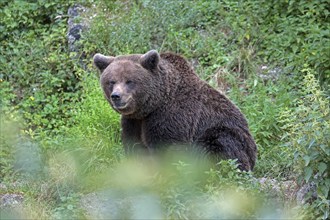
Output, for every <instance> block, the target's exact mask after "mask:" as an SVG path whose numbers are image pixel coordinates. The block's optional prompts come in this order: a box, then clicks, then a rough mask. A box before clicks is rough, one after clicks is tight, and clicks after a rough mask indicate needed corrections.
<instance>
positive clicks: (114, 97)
mask: <svg viewBox="0 0 330 220" xmlns="http://www.w3.org/2000/svg"><path fill="white" fill-rule="evenodd" d="M110 97H111V99H112V101H118V100H120V98H121V96H120V93H119V92H113V93H111V96H110Z"/></svg>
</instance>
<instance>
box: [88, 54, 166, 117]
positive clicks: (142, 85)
mask: <svg viewBox="0 0 330 220" xmlns="http://www.w3.org/2000/svg"><path fill="white" fill-rule="evenodd" d="M93 59H94V64H95V66H96V67H97V68H98V69H99V70H100V72H101V76H100V82H101V87H102V89H103V91H104V95H105V98H106V99H107V100H108V102H109V103H110V105H111V106H112V108H113V109H114V110H116V111H117V112H119V113H120V114H122V115H125V116H128V117H129V116H130V117H133V118H141V117H144V116H146V115H147V114H148V113H150V112H151V111H152V110H153V109H154V108H155V107H157V106H158V102H159V100H161V97H162V89H161V85H162V82H161V81H162V80H161V77H160V74H161V73H160V71H159V69H160V68H159V62H160V56H159V54H158V52H157V51H155V50H151V51H149V52H147V53H146V54H135V55H127V56H118V57H111V56H104V55H102V54H95V56H94V58H93Z"/></svg>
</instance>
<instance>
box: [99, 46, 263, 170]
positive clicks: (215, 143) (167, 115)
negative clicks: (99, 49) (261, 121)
mask: <svg viewBox="0 0 330 220" xmlns="http://www.w3.org/2000/svg"><path fill="white" fill-rule="evenodd" d="M94 64H95V65H96V67H97V68H98V69H99V70H100V72H101V73H102V74H101V86H102V88H103V91H104V94H105V97H106V99H107V100H108V101H109V103H110V105H111V106H112V107H113V108H114V109H115V110H116V111H117V112H119V113H120V114H121V115H122V118H121V126H122V141H123V144H124V148H125V151H126V152H127V153H128V154H130V153H133V154H135V153H136V152H147V153H152V154H153V153H155V152H159V151H162V150H164V149H167V148H168V147H169V146H172V145H178V146H190V147H191V148H192V149H197V151H198V152H203V154H206V155H209V156H210V157H211V158H213V159H215V160H220V159H237V161H238V163H239V168H240V169H242V170H252V169H253V167H254V165H255V160H256V152H257V148H256V144H255V142H254V140H253V138H252V136H251V134H250V132H249V128H248V124H247V121H246V119H245V117H244V116H243V114H242V113H241V112H240V110H239V109H238V108H237V107H236V106H235V105H234V104H233V103H232V102H231V101H230V100H229V99H228V98H227V97H226V96H225V95H224V94H222V93H220V92H218V91H217V90H215V89H214V88H212V87H211V86H209V85H208V84H206V83H205V82H204V81H202V80H201V79H200V78H199V77H198V76H197V75H196V74H195V73H194V71H193V69H192V68H191V66H190V65H189V63H188V62H187V61H186V60H185V59H184V58H182V57H181V56H179V55H175V54H172V53H162V54H158V52H157V51H154V50H152V51H149V52H148V53H146V54H143V55H136V54H135V55H127V56H118V57H107V56H103V55H101V54H96V55H95V56H94Z"/></svg>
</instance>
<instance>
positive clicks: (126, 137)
mask: <svg viewBox="0 0 330 220" xmlns="http://www.w3.org/2000/svg"><path fill="white" fill-rule="evenodd" d="M141 124H142V122H141V120H138V119H130V118H125V117H124V116H123V117H122V119H121V126H122V131H121V139H122V143H123V146H124V150H125V153H126V155H128V156H134V155H146V154H147V153H148V149H147V147H146V146H144V144H143V143H142V140H141Z"/></svg>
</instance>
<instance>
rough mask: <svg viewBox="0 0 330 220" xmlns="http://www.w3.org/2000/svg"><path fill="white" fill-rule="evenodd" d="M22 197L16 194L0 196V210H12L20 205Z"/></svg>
mask: <svg viewBox="0 0 330 220" xmlns="http://www.w3.org/2000/svg"><path fill="white" fill-rule="evenodd" d="M23 199H24V197H23V195H21V194H16V193H6V194H3V195H1V194H0V208H1V209H3V208H13V207H17V206H19V205H21V204H22V202H23Z"/></svg>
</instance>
